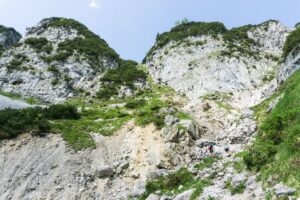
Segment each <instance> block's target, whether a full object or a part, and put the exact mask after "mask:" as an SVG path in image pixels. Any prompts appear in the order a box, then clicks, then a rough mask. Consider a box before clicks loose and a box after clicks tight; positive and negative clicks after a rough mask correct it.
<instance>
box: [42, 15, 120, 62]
mask: <svg viewBox="0 0 300 200" xmlns="http://www.w3.org/2000/svg"><path fill="white" fill-rule="evenodd" d="M44 26H45V27H44V28H48V27H63V28H66V29H75V30H77V31H78V34H79V35H80V36H83V37H84V38H82V37H77V38H75V39H73V40H66V41H64V42H61V43H60V44H59V46H58V51H59V53H58V54H57V55H54V56H53V57H51V58H47V59H46V60H47V62H52V61H56V60H58V61H65V60H66V59H68V58H69V57H70V56H71V55H73V53H74V52H77V53H80V54H84V55H85V56H86V57H87V59H88V61H89V62H90V64H91V65H92V66H93V67H101V59H102V58H103V57H109V58H111V59H114V60H115V61H117V62H118V63H121V60H120V58H119V55H118V54H117V53H116V52H115V51H114V50H113V49H111V48H110V47H109V46H108V44H107V43H106V42H105V41H104V40H103V39H101V38H100V37H99V36H97V35H95V34H94V33H92V32H91V31H90V30H88V28H87V27H86V26H84V25H83V24H81V23H79V22H77V21H75V20H73V19H64V18H55V17H54V18H51V19H50V20H49V23H45V24H44ZM62 52H63V54H61V53H62Z"/></svg>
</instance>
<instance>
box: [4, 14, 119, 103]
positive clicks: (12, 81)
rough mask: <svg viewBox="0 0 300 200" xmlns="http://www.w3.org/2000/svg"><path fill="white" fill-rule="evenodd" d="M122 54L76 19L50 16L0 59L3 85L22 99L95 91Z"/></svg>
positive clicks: (52, 98) (56, 99) (57, 99)
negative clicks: (104, 75) (101, 79)
mask: <svg viewBox="0 0 300 200" xmlns="http://www.w3.org/2000/svg"><path fill="white" fill-rule="evenodd" d="M119 65H120V58H119V56H118V55H117V53H115V52H114V50H112V49H111V48H110V47H109V46H108V45H107V44H106V42H105V41H104V40H102V39H100V38H99V37H98V36H96V35H95V34H93V33H92V32H90V31H89V30H88V29H87V28H86V27H85V26H84V25H82V24H80V23H79V22H76V21H74V20H71V19H63V18H49V19H44V20H42V21H41V22H40V23H39V24H38V25H37V26H36V27H32V28H29V29H28V30H27V33H26V35H25V37H24V38H22V39H21V40H20V42H19V43H18V44H17V45H16V46H15V47H13V48H11V49H9V50H7V51H5V52H3V55H2V57H1V58H0V88H1V90H4V91H6V92H11V93H15V94H19V95H21V96H23V97H35V98H38V99H41V100H43V101H46V102H62V101H64V100H65V99H66V98H69V97H74V96H77V95H79V94H88V95H94V94H95V93H96V92H97V91H98V90H99V88H100V87H101V81H100V78H101V77H102V76H103V74H104V72H106V71H107V70H108V69H113V68H117V67H118V66H119Z"/></svg>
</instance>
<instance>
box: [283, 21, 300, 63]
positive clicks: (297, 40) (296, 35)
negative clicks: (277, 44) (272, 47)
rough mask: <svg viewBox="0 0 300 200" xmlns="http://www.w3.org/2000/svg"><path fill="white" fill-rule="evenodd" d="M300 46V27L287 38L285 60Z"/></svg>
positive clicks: (284, 48) (284, 51)
mask: <svg viewBox="0 0 300 200" xmlns="http://www.w3.org/2000/svg"><path fill="white" fill-rule="evenodd" d="M299 44H300V27H299V26H298V27H297V28H296V30H294V31H293V32H291V33H290V34H289V35H288V37H287V38H286V41H285V44H284V46H283V54H282V56H283V58H286V57H287V56H288V54H289V53H290V52H291V51H292V50H293V48H295V47H296V46H298V45H299Z"/></svg>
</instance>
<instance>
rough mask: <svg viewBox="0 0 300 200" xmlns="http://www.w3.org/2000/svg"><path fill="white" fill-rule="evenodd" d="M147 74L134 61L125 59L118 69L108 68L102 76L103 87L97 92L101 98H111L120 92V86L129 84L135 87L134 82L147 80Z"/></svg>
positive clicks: (128, 85) (132, 87)
mask: <svg viewBox="0 0 300 200" xmlns="http://www.w3.org/2000/svg"><path fill="white" fill-rule="evenodd" d="M146 78H147V74H146V73H145V72H144V71H142V70H139V69H138V68H137V63H136V62H134V61H130V60H129V61H123V62H122V64H121V66H120V67H118V68H116V69H110V70H108V71H107V72H106V73H105V75H104V76H103V77H102V78H101V81H103V82H104V85H103V87H102V89H101V90H100V91H99V92H98V93H97V96H98V98H100V99H109V98H110V97H112V96H114V95H117V94H118V88H120V86H127V87H130V88H131V89H134V82H136V81H145V80H146Z"/></svg>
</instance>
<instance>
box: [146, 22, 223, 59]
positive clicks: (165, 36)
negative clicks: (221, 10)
mask: <svg viewBox="0 0 300 200" xmlns="http://www.w3.org/2000/svg"><path fill="white" fill-rule="evenodd" d="M225 31H226V28H225V26H224V24H222V23H220V22H211V23H206V22H188V23H180V24H179V25H178V26H175V27H174V28H172V29H171V31H169V32H165V33H162V34H158V35H157V37H156V45H155V46H153V47H152V48H151V49H150V51H149V52H148V53H147V56H146V58H147V57H149V56H151V55H152V54H153V52H154V51H155V50H156V49H158V48H161V47H163V46H164V45H166V44H167V43H169V42H170V41H180V40H183V39H185V38H187V37H191V36H201V35H212V36H213V37H217V35H218V34H223V33H225ZM146 58H145V59H146ZM145 59H144V61H143V62H145V61H146V60H145Z"/></svg>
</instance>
